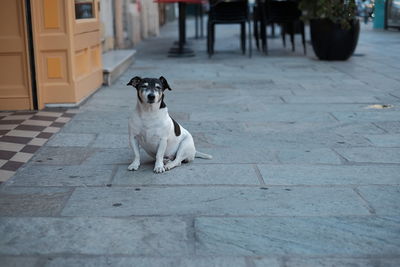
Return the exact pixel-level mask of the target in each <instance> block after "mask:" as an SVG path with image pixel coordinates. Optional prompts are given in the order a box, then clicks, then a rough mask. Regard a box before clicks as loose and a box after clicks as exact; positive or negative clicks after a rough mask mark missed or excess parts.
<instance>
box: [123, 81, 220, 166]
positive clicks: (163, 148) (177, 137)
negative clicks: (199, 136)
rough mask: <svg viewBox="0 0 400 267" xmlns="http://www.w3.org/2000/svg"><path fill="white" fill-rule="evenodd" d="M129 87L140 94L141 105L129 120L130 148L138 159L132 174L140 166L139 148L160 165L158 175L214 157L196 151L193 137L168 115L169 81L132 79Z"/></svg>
mask: <svg viewBox="0 0 400 267" xmlns="http://www.w3.org/2000/svg"><path fill="white" fill-rule="evenodd" d="M127 85H131V86H133V87H135V88H136V90H137V104H136V108H135V111H134V112H133V113H132V115H131V117H130V119H129V144H130V146H131V148H132V150H133V153H134V157H133V161H132V163H131V164H130V165H129V167H128V170H130V171H131V170H137V169H138V168H139V166H140V155H139V144H140V146H141V147H142V148H143V149H144V150H145V151H146V152H147V154H149V155H150V156H151V157H153V158H154V159H155V160H156V162H155V166H154V172H155V173H162V172H165V171H168V170H170V169H172V168H174V167H177V166H180V165H181V163H182V162H185V163H187V162H190V161H192V160H194V158H195V157H196V158H204V159H211V158H212V156H211V155H208V154H204V153H201V152H198V151H196V149H195V146H194V142H193V137H192V135H191V134H190V133H189V132H188V131H187V130H186V129H185V128H183V127H182V126H181V125H180V124H179V123H177V122H176V121H175V120H174V119H172V118H171V116H170V115H169V114H168V109H167V106H166V105H165V103H164V91H165V90H166V89H168V90H171V87H170V86H169V84H168V82H167V80H166V79H165V78H164V77H162V76H161V77H160V78H158V79H157V78H143V79H142V78H140V77H138V76H136V77H134V78H132V79H131V80H130V81H129V82H128V84H127Z"/></svg>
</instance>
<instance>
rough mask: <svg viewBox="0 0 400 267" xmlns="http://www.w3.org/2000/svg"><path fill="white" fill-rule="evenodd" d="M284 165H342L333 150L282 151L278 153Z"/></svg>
mask: <svg viewBox="0 0 400 267" xmlns="http://www.w3.org/2000/svg"><path fill="white" fill-rule="evenodd" d="M278 158H279V160H280V162H282V163H313V164H319V163H321V164H324V163H325V164H340V163H341V160H340V157H339V156H338V155H337V154H336V153H335V152H334V151H332V150H331V149H327V148H316V149H282V150H280V151H279V152H278Z"/></svg>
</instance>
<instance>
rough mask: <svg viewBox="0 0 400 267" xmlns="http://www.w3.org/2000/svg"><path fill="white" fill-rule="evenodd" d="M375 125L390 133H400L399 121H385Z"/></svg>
mask: <svg viewBox="0 0 400 267" xmlns="http://www.w3.org/2000/svg"><path fill="white" fill-rule="evenodd" d="M375 125H376V126H378V127H380V128H382V129H383V130H385V131H386V132H388V133H394V134H398V133H400V122H399V121H383V122H375Z"/></svg>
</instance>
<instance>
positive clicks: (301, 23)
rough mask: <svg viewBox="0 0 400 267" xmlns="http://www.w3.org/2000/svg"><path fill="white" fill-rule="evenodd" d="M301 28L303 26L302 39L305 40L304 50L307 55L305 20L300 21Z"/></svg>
mask: <svg viewBox="0 0 400 267" xmlns="http://www.w3.org/2000/svg"><path fill="white" fill-rule="evenodd" d="M300 28H301V40H302V42H303V50H304V55H307V48H306V36H305V30H304V28H305V27H304V22H303V21H301V22H300Z"/></svg>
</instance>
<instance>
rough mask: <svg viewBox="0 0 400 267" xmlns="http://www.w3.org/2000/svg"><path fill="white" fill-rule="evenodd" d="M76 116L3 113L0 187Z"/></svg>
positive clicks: (0, 119)
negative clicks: (0, 184)
mask: <svg viewBox="0 0 400 267" xmlns="http://www.w3.org/2000/svg"><path fill="white" fill-rule="evenodd" d="M76 112H77V110H74V109H70V110H63V111H59V110H57V111H28V112H26V111H25V112H18V111H17V112H0V183H2V182H4V181H6V180H7V179H9V178H10V177H12V176H13V175H14V173H15V172H16V171H17V169H18V168H19V167H21V166H22V165H23V164H24V163H26V162H28V161H29V159H30V158H31V157H32V156H33V154H34V153H35V152H36V151H37V150H38V149H39V148H40V147H41V146H43V145H44V144H45V143H46V142H47V140H48V139H49V138H50V137H51V136H52V135H53V134H54V133H57V132H58V131H59V130H60V128H61V127H63V126H64V125H65V124H66V123H67V122H68V121H69V120H70V119H71V118H72V117H73V116H74V115H75V113H76Z"/></svg>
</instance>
